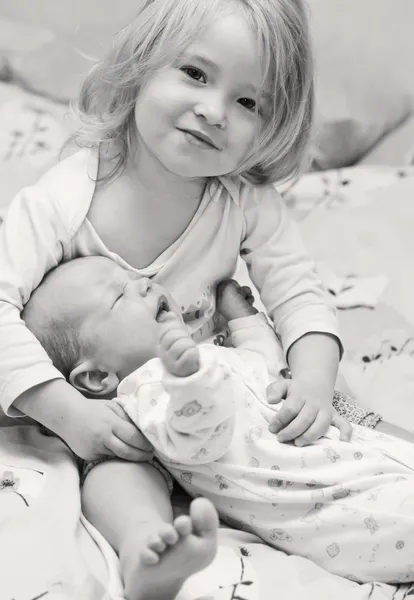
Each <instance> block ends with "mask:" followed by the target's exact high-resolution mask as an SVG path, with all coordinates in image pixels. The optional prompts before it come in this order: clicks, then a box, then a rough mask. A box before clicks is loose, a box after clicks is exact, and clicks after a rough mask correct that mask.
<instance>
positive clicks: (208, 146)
mask: <svg viewBox="0 0 414 600" xmlns="http://www.w3.org/2000/svg"><path fill="white" fill-rule="evenodd" d="M261 79H262V73H261V68H260V64H259V60H258V56H257V44H256V41H255V39H254V35H253V33H252V32H251V30H250V29H249V27H248V25H247V23H246V21H245V19H244V18H243V17H242V15H240V14H238V13H237V12H232V13H223V16H222V17H221V18H220V19H218V20H217V21H216V22H215V23H214V24H212V25H211V26H210V27H209V28H208V29H207V31H206V33H205V36H204V37H202V38H201V39H200V40H198V41H197V42H196V43H194V44H192V45H190V46H189V47H188V49H187V51H186V52H185V56H184V57H182V60H180V63H179V64H171V65H168V66H166V67H164V68H163V69H161V70H159V71H158V72H156V73H155V74H154V75H152V76H151V77H150V79H149V80H148V82H147V83H146V85H145V86H144V87H143V89H141V90H140V93H139V95H138V98H137V102H136V107H135V122H136V127H137V132H138V143H139V152H140V154H141V153H142V152H145V153H146V154H148V156H150V157H152V158H153V159H155V161H156V162H158V163H161V165H162V166H163V167H164V168H165V169H167V170H168V171H170V172H172V173H174V174H176V175H179V176H181V177H188V178H192V177H212V176H219V175H225V174H228V173H231V172H232V171H234V170H235V169H237V168H238V167H239V166H240V164H241V162H242V161H243V159H244V158H245V157H246V155H247V154H248V153H249V152H251V151H252V147H253V145H254V143H255V140H256V136H257V135H258V134H259V133H260V130H261V125H262V119H263V113H264V112H265V110H266V105H265V102H264V99H263V98H259V90H260V85H261ZM257 103H259V108H260V111H259V112H260V114H259V115H258V114H257V112H256V110H255V109H256V104H257Z"/></svg>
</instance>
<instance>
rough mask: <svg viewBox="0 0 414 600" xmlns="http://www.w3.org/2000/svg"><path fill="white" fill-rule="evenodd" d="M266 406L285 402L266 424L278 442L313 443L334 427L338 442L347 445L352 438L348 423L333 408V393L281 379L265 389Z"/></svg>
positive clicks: (300, 382)
mask: <svg viewBox="0 0 414 600" xmlns="http://www.w3.org/2000/svg"><path fill="white" fill-rule="evenodd" d="M267 394H268V395H267V400H268V402H269V404H278V403H279V402H280V401H281V400H283V399H285V402H284V404H283V406H282V407H281V409H280V410H279V412H278V413H277V415H276V416H275V417H274V419H273V420H272V422H271V423H270V425H269V431H271V432H272V433H277V434H278V436H277V438H278V440H279V441H280V442H289V441H293V440H294V442H295V445H296V446H305V445H306V444H312V443H313V442H316V440H318V439H319V438H320V437H321V436H323V435H324V434H325V433H326V432H327V431H328V429H329V426H330V425H333V426H334V427H337V428H338V429H339V432H340V439H341V440H342V441H345V442H348V441H349V440H350V438H351V435H352V427H351V424H350V423H349V422H348V421H347V420H346V419H344V418H343V417H341V416H340V415H339V414H338V413H337V412H336V410H335V409H334V408H333V406H332V400H333V394H332V393H330V394H327V393H326V392H324V391H322V390H320V389H318V387H315V388H312V387H311V386H310V385H309V384H307V383H306V382H303V381H300V380H293V379H292V380H290V379H284V380H281V381H277V382H274V383H272V384H271V385H270V386H269V387H268V389H267Z"/></svg>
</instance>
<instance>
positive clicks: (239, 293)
mask: <svg viewBox="0 0 414 600" xmlns="http://www.w3.org/2000/svg"><path fill="white" fill-rule="evenodd" d="M216 295H217V296H216V298H217V310H218V311H219V313H220V314H221V315H223V317H224V318H225V319H226V321H231V320H232V319H238V318H240V317H248V316H249V315H255V314H256V313H257V310H256V309H255V308H254V307H253V302H254V297H253V294H252V290H251V289H250V288H249V287H248V286H247V285H244V286H242V287H241V286H240V285H239V284H238V283H237V281H235V280H234V279H224V280H223V281H220V283H219V284H218V286H217V291H216Z"/></svg>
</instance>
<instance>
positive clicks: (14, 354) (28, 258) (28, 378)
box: [0, 186, 69, 416]
mask: <svg viewBox="0 0 414 600" xmlns="http://www.w3.org/2000/svg"><path fill="white" fill-rule="evenodd" d="M68 237H69V236H68V234H67V232H66V229H65V225H64V220H63V219H62V217H61V214H60V211H59V207H58V205H57V203H55V202H53V201H52V199H51V198H49V196H48V195H47V194H46V193H45V192H44V191H43V190H42V189H41V188H40V187H36V186H34V187H31V188H26V189H24V190H22V191H21V192H20V193H19V194H18V195H17V196H16V197H15V199H14V200H13V201H12V203H11V205H10V208H9V210H8V212H7V214H6V218H5V220H4V223H3V225H2V226H1V228H0V265H1V267H0V398H1V406H2V409H3V410H4V411H5V412H6V413H7V414H9V415H11V416H19V415H21V413H20V412H19V411H18V410H16V409H13V408H12V407H11V405H12V403H13V402H14V400H15V399H16V398H17V397H18V396H20V394H22V393H23V392H25V391H26V390H28V389H30V388H31V387H33V386H35V385H38V384H40V383H43V382H45V381H49V380H52V379H56V378H59V377H62V375H61V374H60V372H59V371H58V370H57V369H55V368H54V366H53V365H52V362H51V360H50V359H49V357H48V355H47V354H46V352H45V351H44V350H43V348H42V346H41V344H40V343H39V342H38V341H37V339H36V338H35V337H34V335H33V334H32V333H31V332H30V331H29V329H28V328H27V327H26V326H25V324H24V322H23V321H22V319H21V318H20V313H21V311H22V309H23V307H24V305H25V304H26V302H27V301H28V299H29V298H30V295H31V293H32V291H33V290H34V289H35V288H36V287H37V286H38V285H39V283H40V282H41V280H42V278H43V276H44V274H45V273H47V272H48V271H49V270H50V269H52V268H53V267H55V266H57V265H58V264H59V263H60V262H61V261H62V259H63V257H64V250H63V247H64V243H63V241H64V240H65V239H67V238H68Z"/></svg>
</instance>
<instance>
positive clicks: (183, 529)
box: [174, 515, 193, 537]
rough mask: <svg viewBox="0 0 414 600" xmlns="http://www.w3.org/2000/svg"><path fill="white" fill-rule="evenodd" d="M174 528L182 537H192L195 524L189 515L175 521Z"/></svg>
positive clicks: (181, 516)
mask: <svg viewBox="0 0 414 600" xmlns="http://www.w3.org/2000/svg"><path fill="white" fill-rule="evenodd" d="M174 527H175V529H176V531H177V533H178V534H179V535H180V536H181V537H185V536H187V535H190V533H192V532H193V524H192V522H191V519H190V517H189V516H187V515H180V516H179V517H177V518H176V519H175V521H174Z"/></svg>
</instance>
